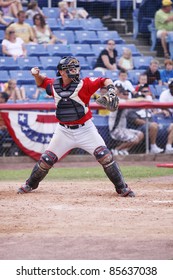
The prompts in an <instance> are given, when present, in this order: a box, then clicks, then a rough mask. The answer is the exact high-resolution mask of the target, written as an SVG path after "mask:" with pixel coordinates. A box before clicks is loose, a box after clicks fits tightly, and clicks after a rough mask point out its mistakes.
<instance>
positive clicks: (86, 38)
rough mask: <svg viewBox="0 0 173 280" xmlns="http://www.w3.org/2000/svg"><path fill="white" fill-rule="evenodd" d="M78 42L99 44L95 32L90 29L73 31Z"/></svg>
mask: <svg viewBox="0 0 173 280" xmlns="http://www.w3.org/2000/svg"><path fill="white" fill-rule="evenodd" d="M74 33H75V37H76V43H78V44H101V41H100V39H99V38H98V36H97V33H96V32H95V31H92V30H77V31H75V32H74Z"/></svg>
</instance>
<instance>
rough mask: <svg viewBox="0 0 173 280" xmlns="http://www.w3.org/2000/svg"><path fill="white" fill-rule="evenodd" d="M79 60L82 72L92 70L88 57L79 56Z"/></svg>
mask: <svg viewBox="0 0 173 280" xmlns="http://www.w3.org/2000/svg"><path fill="white" fill-rule="evenodd" d="M77 59H78V60H79V62H80V67H81V69H82V70H85V69H90V66H89V64H88V61H87V60H86V57H84V56H77Z"/></svg>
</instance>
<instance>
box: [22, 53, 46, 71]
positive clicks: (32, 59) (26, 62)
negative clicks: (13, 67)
mask: <svg viewBox="0 0 173 280" xmlns="http://www.w3.org/2000/svg"><path fill="white" fill-rule="evenodd" d="M17 64H18V66H19V69H21V70H31V68H32V67H35V66H38V67H39V68H42V65H41V63H40V61H39V59H38V57H36V56H28V57H26V58H25V57H19V58H18V59H17Z"/></svg>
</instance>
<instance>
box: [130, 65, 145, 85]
mask: <svg viewBox="0 0 173 280" xmlns="http://www.w3.org/2000/svg"><path fill="white" fill-rule="evenodd" d="M142 73H144V70H142V69H141V70H139V69H135V70H128V80H130V81H131V83H132V84H133V85H137V84H138V83H139V76H140V75H141V74H142Z"/></svg>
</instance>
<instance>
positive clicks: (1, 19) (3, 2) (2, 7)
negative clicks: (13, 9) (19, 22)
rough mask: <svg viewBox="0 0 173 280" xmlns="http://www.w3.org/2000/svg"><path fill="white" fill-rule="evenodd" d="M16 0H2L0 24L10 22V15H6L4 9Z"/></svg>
mask: <svg viewBox="0 0 173 280" xmlns="http://www.w3.org/2000/svg"><path fill="white" fill-rule="evenodd" d="M15 2H16V1H3V0H0V24H2V25H5V26H8V25H9V22H8V21H7V19H8V18H9V17H5V15H4V12H3V10H4V9H5V8H7V7H9V6H11V5H12V4H13V3H15ZM11 20H13V18H11Z"/></svg>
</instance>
